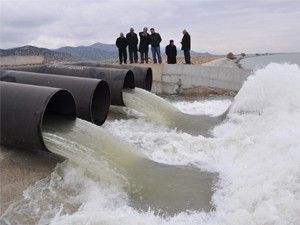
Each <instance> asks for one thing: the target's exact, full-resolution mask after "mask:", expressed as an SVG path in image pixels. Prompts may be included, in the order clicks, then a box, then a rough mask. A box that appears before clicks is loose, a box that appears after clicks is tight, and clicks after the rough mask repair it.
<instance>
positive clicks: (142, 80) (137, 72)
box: [70, 62, 153, 91]
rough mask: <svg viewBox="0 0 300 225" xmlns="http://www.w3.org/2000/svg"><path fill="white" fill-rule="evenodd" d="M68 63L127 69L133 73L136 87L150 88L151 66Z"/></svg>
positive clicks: (148, 89) (149, 89)
mask: <svg viewBox="0 0 300 225" xmlns="http://www.w3.org/2000/svg"><path fill="white" fill-rule="evenodd" d="M70 65H77V66H92V67H103V68H116V69H128V70H131V71H132V72H133V74H134V82H135V86H136V87H139V88H142V89H145V90H147V91H151V88H152V81H153V72H152V69H151V67H141V66H132V65H116V64H102V63H95V62H79V63H72V64H70Z"/></svg>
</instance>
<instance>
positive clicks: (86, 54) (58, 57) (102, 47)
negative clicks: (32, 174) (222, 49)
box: [0, 42, 210, 61]
mask: <svg viewBox="0 0 300 225" xmlns="http://www.w3.org/2000/svg"><path fill="white" fill-rule="evenodd" d="M163 52H164V49H163V48H162V53H163ZM178 54H179V55H181V54H182V52H181V51H180V50H178ZM191 54H192V55H210V54H209V53H207V52H206V53H198V52H194V51H191ZM11 55H19V56H25V55H41V56H44V58H45V60H46V61H87V60H104V59H116V58H118V50H117V48H116V46H115V45H114V44H103V43H100V42H97V43H95V44H92V45H89V46H78V47H70V46H66V47H61V48H58V49H51V50H50V49H47V48H38V47H35V46H30V45H26V46H23V47H18V48H11V49H0V56H11Z"/></svg>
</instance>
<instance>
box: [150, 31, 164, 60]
mask: <svg viewBox="0 0 300 225" xmlns="http://www.w3.org/2000/svg"><path fill="white" fill-rule="evenodd" d="M150 32H151V34H150V44H151V51H152V56H153V62H154V63H157V59H156V55H157V58H158V62H159V63H161V55H160V42H161V37H160V35H159V33H155V30H154V28H151V29H150Z"/></svg>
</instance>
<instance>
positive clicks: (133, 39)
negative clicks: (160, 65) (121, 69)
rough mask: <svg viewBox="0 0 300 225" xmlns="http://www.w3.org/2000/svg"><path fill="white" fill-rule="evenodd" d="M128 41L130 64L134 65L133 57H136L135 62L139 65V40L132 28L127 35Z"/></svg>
mask: <svg viewBox="0 0 300 225" xmlns="http://www.w3.org/2000/svg"><path fill="white" fill-rule="evenodd" d="M126 39H127V43H128V49H129V60H130V63H133V57H134V62H135V63H137V62H138V54H137V45H138V42H139V40H138V37H137V35H136V33H134V29H133V28H132V27H131V28H130V32H129V33H128V34H126Z"/></svg>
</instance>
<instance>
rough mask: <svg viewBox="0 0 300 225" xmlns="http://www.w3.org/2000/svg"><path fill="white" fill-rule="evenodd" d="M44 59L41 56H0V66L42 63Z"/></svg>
mask: <svg viewBox="0 0 300 225" xmlns="http://www.w3.org/2000/svg"><path fill="white" fill-rule="evenodd" d="M44 61H45V59H44V57H43V56H39V55H33V56H17V55H13V56H1V57H0V66H15V65H29V64H42V63H43V62H44Z"/></svg>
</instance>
